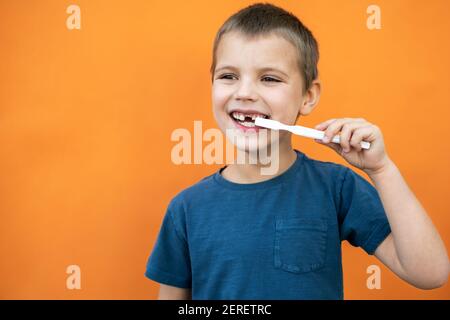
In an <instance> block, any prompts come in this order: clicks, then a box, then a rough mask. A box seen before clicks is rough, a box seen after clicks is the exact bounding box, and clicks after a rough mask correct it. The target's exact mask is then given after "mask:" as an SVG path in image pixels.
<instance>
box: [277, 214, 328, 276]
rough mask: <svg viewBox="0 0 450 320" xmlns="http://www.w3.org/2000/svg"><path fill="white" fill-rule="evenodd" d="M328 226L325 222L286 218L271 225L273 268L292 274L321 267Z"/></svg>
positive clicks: (324, 256) (323, 262)
mask: <svg viewBox="0 0 450 320" xmlns="http://www.w3.org/2000/svg"><path fill="white" fill-rule="evenodd" d="M327 231H328V225H327V221H326V220H325V219H302V218H287V219H277V220H276V222H275V244H274V265H275V268H277V269H283V270H285V271H289V272H293V273H304V272H309V271H314V270H318V269H320V268H321V267H323V266H324V264H325V258H326V247H327Z"/></svg>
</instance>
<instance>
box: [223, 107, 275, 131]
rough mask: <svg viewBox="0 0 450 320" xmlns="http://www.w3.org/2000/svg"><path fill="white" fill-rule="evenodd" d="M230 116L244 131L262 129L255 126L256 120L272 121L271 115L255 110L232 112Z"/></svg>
mask: <svg viewBox="0 0 450 320" xmlns="http://www.w3.org/2000/svg"><path fill="white" fill-rule="evenodd" d="M229 116H230V117H231V119H232V120H233V121H234V122H235V124H236V125H237V127H238V128H240V129H242V130H244V131H246V130H249V129H254V130H256V131H258V129H259V128H261V127H259V126H257V125H255V120H256V118H263V119H270V115H268V114H264V113H260V112H257V111H253V110H248V111H232V112H230V113H229Z"/></svg>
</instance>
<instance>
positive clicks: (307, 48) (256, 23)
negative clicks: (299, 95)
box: [210, 3, 319, 92]
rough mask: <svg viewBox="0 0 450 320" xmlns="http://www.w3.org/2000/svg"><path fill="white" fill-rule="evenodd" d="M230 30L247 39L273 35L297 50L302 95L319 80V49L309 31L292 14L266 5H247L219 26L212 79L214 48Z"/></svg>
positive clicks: (215, 43) (212, 69) (215, 42)
mask: <svg viewBox="0 0 450 320" xmlns="http://www.w3.org/2000/svg"><path fill="white" fill-rule="evenodd" d="M230 31H239V32H241V33H242V34H244V35H245V36H248V37H256V36H260V35H267V34H270V33H275V34H277V35H279V36H281V37H283V38H284V39H286V40H287V41H289V42H290V43H292V44H293V45H294V46H295V47H296V48H297V51H298V66H299V69H300V73H301V74H302V76H303V79H304V87H303V89H304V92H306V91H307V90H308V89H309V87H310V86H311V84H312V82H313V80H315V79H316V78H317V77H318V75H319V72H318V70H317V62H318V60H319V48H318V44H317V41H316V39H315V38H314V36H313V35H312V33H311V31H310V30H309V29H308V28H306V27H305V26H304V25H303V23H302V22H301V21H300V20H299V19H298V18H297V17H296V16H295V15H293V14H292V13H290V12H287V11H285V10H284V9H282V8H279V7H277V6H274V5H272V4H269V3H256V4H253V5H251V6H248V7H246V8H244V9H242V10H240V11H238V12H237V13H235V14H233V15H232V16H231V17H229V18H228V19H227V20H226V21H225V23H224V24H223V25H222V26H221V27H220V29H219V31H218V32H217V34H216V38H215V40H214V46H213V60H212V64H211V70H210V72H211V76H213V74H214V70H215V68H216V63H217V61H216V53H217V47H218V46H219V43H220V40H221V38H222V36H223V35H224V34H226V33H227V32H230Z"/></svg>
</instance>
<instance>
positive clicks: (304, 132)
mask: <svg viewBox="0 0 450 320" xmlns="http://www.w3.org/2000/svg"><path fill="white" fill-rule="evenodd" d="M284 129H286V130H289V131H291V132H292V133H295V134H298V135H300V136H303V137H308V138H313V139H319V140H322V138H323V136H324V134H325V132H324V131H321V130H316V129H311V128H307V127H302V126H286V127H285V128H284ZM331 141H332V142H334V143H340V138H339V136H338V135H336V136H334V137H333V139H332V140H331ZM361 148H363V149H369V148H370V142H367V141H361Z"/></svg>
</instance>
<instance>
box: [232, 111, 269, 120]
mask: <svg viewBox="0 0 450 320" xmlns="http://www.w3.org/2000/svg"><path fill="white" fill-rule="evenodd" d="M231 115H232V116H233V118H235V119H237V120H240V121H244V120H245V117H249V118H252V120H253V121H255V119H256V118H267V116H266V115H264V114H260V113H256V114H245V113H241V112H236V111H235V112H233V113H232V114H231Z"/></svg>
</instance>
